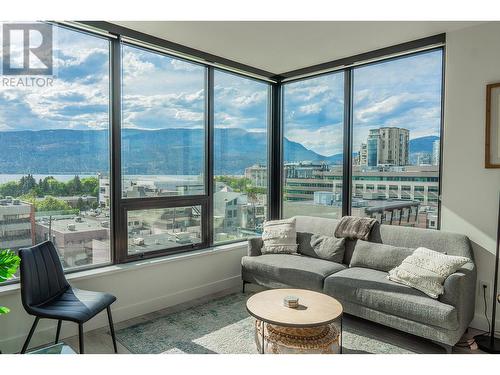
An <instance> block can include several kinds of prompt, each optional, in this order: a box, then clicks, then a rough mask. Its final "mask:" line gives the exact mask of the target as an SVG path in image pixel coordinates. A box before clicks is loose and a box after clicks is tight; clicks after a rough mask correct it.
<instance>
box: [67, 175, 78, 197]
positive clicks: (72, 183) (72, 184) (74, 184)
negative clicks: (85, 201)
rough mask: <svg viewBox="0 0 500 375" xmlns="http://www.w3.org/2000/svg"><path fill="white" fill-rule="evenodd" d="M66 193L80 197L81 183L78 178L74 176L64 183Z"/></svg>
mask: <svg viewBox="0 0 500 375" xmlns="http://www.w3.org/2000/svg"><path fill="white" fill-rule="evenodd" d="M66 191H67V192H68V194H69V195H80V194H82V182H81V181H80V177H78V176H75V177H73V179H72V180H69V181H68V182H67V183H66Z"/></svg>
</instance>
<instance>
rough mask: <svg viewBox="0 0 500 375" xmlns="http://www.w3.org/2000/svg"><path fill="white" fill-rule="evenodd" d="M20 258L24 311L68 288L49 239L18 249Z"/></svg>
mask: <svg viewBox="0 0 500 375" xmlns="http://www.w3.org/2000/svg"><path fill="white" fill-rule="evenodd" d="M19 256H20V258H21V267H20V271H21V299H22V302H23V306H24V308H25V309H26V311H27V312H28V313H29V312H30V307H31V306H37V305H41V304H43V303H45V302H48V301H50V300H51V299H53V298H55V297H57V296H58V295H60V294H61V293H63V292H64V291H65V290H66V289H68V287H69V284H68V281H67V280H66V277H64V271H63V268H62V265H61V261H60V260H59V256H58V254H57V250H56V248H55V247H54V244H53V243H52V242H51V241H45V242H42V243H40V244H38V245H35V246H32V247H29V248H26V249H21V250H19Z"/></svg>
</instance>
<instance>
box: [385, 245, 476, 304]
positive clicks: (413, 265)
mask: <svg viewBox="0 0 500 375" xmlns="http://www.w3.org/2000/svg"><path fill="white" fill-rule="evenodd" d="M469 261H470V259H469V258H465V257H459V256H451V255H446V254H443V253H439V252H437V251H434V250H429V249H426V248H425V247H419V248H418V249H416V250H415V251H414V252H413V254H412V255H410V256H409V257H407V258H405V259H404V260H403V262H402V263H401V265H399V266H397V267H396V268H393V269H392V270H390V271H389V276H388V279H389V280H392V281H394V282H397V283H400V284H404V285H408V286H410V287H412V288H415V289H418V290H420V291H422V292H424V293H425V294H427V295H428V296H429V297H432V298H438V297H439V295H440V294H443V293H444V287H443V283H444V281H445V280H446V278H447V277H448V276H450V275H451V274H452V273H454V272H456V271H457V270H458V269H459V268H460V267H462V266H463V265H464V264H465V263H467V262H469Z"/></svg>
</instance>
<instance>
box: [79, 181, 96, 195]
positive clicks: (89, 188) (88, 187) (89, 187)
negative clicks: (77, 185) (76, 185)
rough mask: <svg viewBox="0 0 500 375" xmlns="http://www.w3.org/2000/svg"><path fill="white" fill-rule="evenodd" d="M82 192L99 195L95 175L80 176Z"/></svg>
mask: <svg viewBox="0 0 500 375" xmlns="http://www.w3.org/2000/svg"><path fill="white" fill-rule="evenodd" d="M82 192H83V193H84V194H87V195H91V196H93V197H98V196H99V180H98V179H97V177H84V178H82Z"/></svg>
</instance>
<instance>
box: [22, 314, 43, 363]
mask: <svg viewBox="0 0 500 375" xmlns="http://www.w3.org/2000/svg"><path fill="white" fill-rule="evenodd" d="M39 320H40V318H39V317H38V316H37V317H36V318H35V321H34V322H33V325H32V326H31V329H30V333H28V337H26V341H25V342H24V345H23V348H22V349H21V354H24V353H26V350H27V349H28V345H29V344H30V341H31V337H32V336H33V333H34V332H35V329H36V326H37V324H38V321H39Z"/></svg>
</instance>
